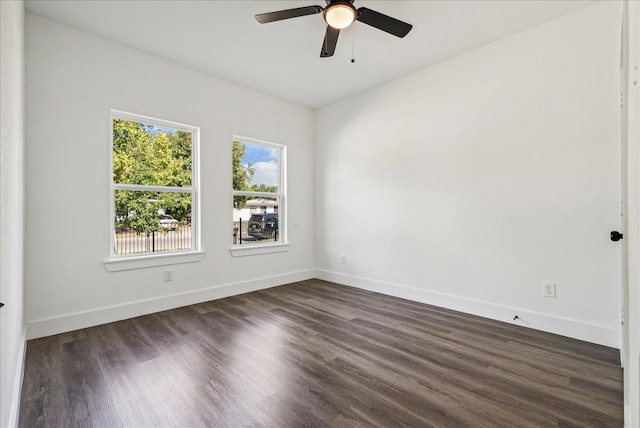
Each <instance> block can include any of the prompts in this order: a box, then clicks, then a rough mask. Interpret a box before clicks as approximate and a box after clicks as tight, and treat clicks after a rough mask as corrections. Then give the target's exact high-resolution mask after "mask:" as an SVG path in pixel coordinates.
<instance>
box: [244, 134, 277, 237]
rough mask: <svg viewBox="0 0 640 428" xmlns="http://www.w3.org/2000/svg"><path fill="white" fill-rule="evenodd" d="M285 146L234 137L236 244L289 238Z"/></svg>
mask: <svg viewBox="0 0 640 428" xmlns="http://www.w3.org/2000/svg"><path fill="white" fill-rule="evenodd" d="M285 149H286V148H285V146H282V145H279V144H273V143H267V142H264V141H258V140H253V139H250V138H243V137H234V140H233V245H234V246H236V247H238V246H259V245H265V244H283V243H285V242H286V228H285V209H284V208H285V180H284V164H285Z"/></svg>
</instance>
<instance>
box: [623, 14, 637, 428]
mask: <svg viewBox="0 0 640 428" xmlns="http://www.w3.org/2000/svg"><path fill="white" fill-rule="evenodd" d="M624 22H625V26H624V27H625V31H624V33H623V34H624V37H623V42H624V45H623V47H624V49H623V52H624V58H625V61H624V63H625V73H624V74H623V77H624V78H625V80H624V81H623V87H624V90H625V91H624V109H623V114H624V116H623V122H622V125H623V126H622V130H623V141H624V142H625V143H626V147H627V149H628V150H627V153H628V155H627V158H626V161H627V162H626V166H627V168H626V172H627V175H626V185H627V186H626V190H627V194H626V197H627V216H626V218H625V219H626V226H627V227H626V229H625V235H626V236H625V241H626V242H625V244H626V246H627V249H628V251H627V252H626V253H625V256H626V257H627V258H626V259H625V268H626V274H627V275H626V277H625V279H627V283H626V284H625V285H627V288H626V290H625V291H626V293H624V294H625V296H624V297H625V298H624V299H623V301H624V302H625V305H624V313H625V317H624V318H625V325H624V336H623V343H624V346H623V353H622V356H623V361H624V411H625V414H624V421H625V427H628V428H634V427H637V426H639V425H640V85H638V79H639V78H640V71H639V70H638V67H639V66H640V64H639V62H640V4H638V2H634V1H630V2H626V8H625V20H624Z"/></svg>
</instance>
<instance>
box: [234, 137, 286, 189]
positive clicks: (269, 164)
mask: <svg viewBox="0 0 640 428" xmlns="http://www.w3.org/2000/svg"><path fill="white" fill-rule="evenodd" d="M244 147H245V152H244V157H243V158H242V161H241V162H242V164H243V165H246V164H248V163H250V164H251V165H252V166H253V168H254V169H255V174H254V175H253V180H251V184H266V185H268V186H272V185H276V184H278V149H276V148H270V147H264V146H257V145H253V144H247V143H244Z"/></svg>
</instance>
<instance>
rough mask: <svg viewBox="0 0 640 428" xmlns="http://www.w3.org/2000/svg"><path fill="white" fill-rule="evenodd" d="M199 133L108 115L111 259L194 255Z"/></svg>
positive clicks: (130, 116) (196, 248) (163, 123)
mask: <svg viewBox="0 0 640 428" xmlns="http://www.w3.org/2000/svg"><path fill="white" fill-rule="evenodd" d="M198 137H199V130H198V128H196V127H193V126H187V125H181V124H178V123H173V122H167V121H164V120H159V119H152V118H149V117H143V116H138V115H134V114H129V113H123V112H117V111H112V112H111V209H112V215H111V257H112V258H132V257H138V256H153V255H169V254H176V253H185V252H193V251H199V242H200V240H199V235H198V227H197V226H198V224H199V222H198V220H199V219H198V198H199V196H198V173H197V172H198V163H197V158H198V156H197V155H198Z"/></svg>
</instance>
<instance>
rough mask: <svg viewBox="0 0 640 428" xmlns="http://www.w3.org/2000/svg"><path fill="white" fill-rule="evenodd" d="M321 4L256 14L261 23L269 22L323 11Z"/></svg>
mask: <svg viewBox="0 0 640 428" xmlns="http://www.w3.org/2000/svg"><path fill="white" fill-rule="evenodd" d="M322 10H323V9H322V7H321V6H305V7H296V8H295V9H285V10H279V11H277V12H267V13H259V14H257V15H256V21H258V22H259V23H261V24H266V23H267V22H274V21H281V20H283V19H289V18H297V17H299V16H306V15H314V14H316V13H320V12H322Z"/></svg>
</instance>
